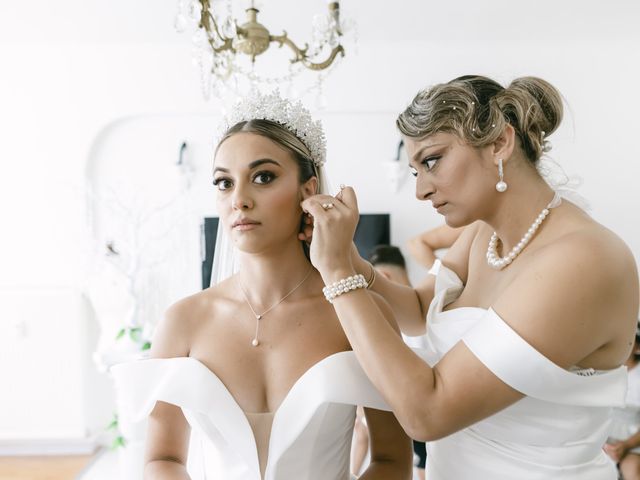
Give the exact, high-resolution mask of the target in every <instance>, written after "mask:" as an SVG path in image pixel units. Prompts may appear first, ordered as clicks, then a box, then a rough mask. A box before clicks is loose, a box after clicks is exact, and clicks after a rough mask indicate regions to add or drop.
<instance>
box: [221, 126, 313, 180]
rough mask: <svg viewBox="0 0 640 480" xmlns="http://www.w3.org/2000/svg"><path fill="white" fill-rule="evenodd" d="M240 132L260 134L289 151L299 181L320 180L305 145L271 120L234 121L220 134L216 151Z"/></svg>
mask: <svg viewBox="0 0 640 480" xmlns="http://www.w3.org/2000/svg"><path fill="white" fill-rule="evenodd" d="M240 132H245V133H255V134H256V135H261V136H263V137H266V138H268V139H269V140H271V141H273V142H275V143H277V144H278V145H280V146H281V147H282V148H284V149H285V150H287V151H288V152H290V153H291V154H292V155H293V158H294V159H295V161H296V162H297V163H298V167H299V173H300V176H299V178H300V183H304V182H306V181H307V180H309V179H310V178H311V177H318V181H320V180H321V179H320V178H319V172H317V171H316V168H315V164H314V163H313V160H312V158H311V152H310V151H309V149H308V148H307V146H306V145H305V144H304V143H303V142H302V140H300V139H299V138H298V137H296V136H295V135H294V134H293V133H292V132H291V131H289V130H288V129H287V128H286V127H283V126H282V125H280V124H279V123H277V122H273V121H271V120H262V119H254V120H248V121H243V122H238V123H236V124H235V125H233V126H232V127H231V128H229V130H227V131H226V132H225V134H224V135H223V136H222V138H221V139H220V142H219V143H218V146H217V147H216V152H217V149H218V148H220V145H222V143H223V142H224V141H225V140H226V139H227V138H229V137H231V136H232V135H234V134H236V133H240Z"/></svg>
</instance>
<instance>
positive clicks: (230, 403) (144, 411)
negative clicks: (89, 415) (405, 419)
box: [112, 352, 389, 480]
mask: <svg viewBox="0 0 640 480" xmlns="http://www.w3.org/2000/svg"><path fill="white" fill-rule="evenodd" d="M112 373H113V375H114V379H115V382H116V388H117V389H118V391H119V392H120V393H119V413H120V415H121V416H123V415H124V420H125V421H139V420H143V419H144V418H146V417H147V416H148V415H149V413H150V412H151V411H152V410H153V407H154V405H155V404H156V402H157V401H163V402H167V403H170V404H173V405H177V406H179V407H181V408H182V411H183V412H184V414H185V417H186V418H187V420H188V422H189V424H190V425H191V427H192V438H191V443H190V452H189V462H188V471H189V474H190V475H191V478H192V479H193V480H201V479H205V478H206V479H214V478H222V479H225V480H260V479H265V480H293V479H295V480H347V479H349V478H350V473H349V457H350V450H351V438H352V432H353V427H354V420H355V409H356V406H357V405H363V406H365V407H371V408H376V409H379V410H389V407H388V406H387V404H386V403H385V402H384V400H383V399H382V397H381V396H380V394H379V393H378V392H377V391H376V389H375V388H374V387H373V385H372V384H371V383H370V382H369V380H368V378H367V377H366V375H365V374H364V372H363V370H362V368H361V367H360V365H359V363H358V361H357V359H356V357H355V354H354V353H353V352H340V353H335V354H333V355H330V356H328V357H326V358H324V359H323V360H321V361H320V362H318V363H316V364H315V365H314V366H312V367H311V368H310V369H309V370H307V371H306V372H305V373H304V374H303V375H302V376H301V377H300V378H299V379H298V380H297V381H296V382H295V384H294V385H293V387H292V388H291V390H290V391H289V393H288V394H287V395H286V397H285V398H284V400H283V401H282V403H281V405H280V406H279V407H278V409H277V411H275V412H273V416H272V422H271V421H270V420H271V419H269V420H268V421H267V422H268V423H270V425H268V426H266V430H267V431H266V432H265V426H264V421H263V420H261V419H259V418H258V419H256V418H255V417H256V415H255V414H246V413H245V412H243V411H242V409H241V408H240V406H239V405H238V403H237V402H236V401H235V399H234V398H233V396H232V395H231V394H230V393H229V391H228V390H227V388H226V387H225V386H224V384H223V383H222V381H221V380H220V379H219V378H218V377H217V376H216V374H215V373H214V372H212V371H211V370H210V369H209V368H207V367H206V366H205V365H204V364H203V363H201V362H200V361H198V360H196V359H194V358H191V357H181V358H171V359H150V360H140V361H137V362H130V363H126V364H121V365H117V366H115V367H112ZM250 419H251V423H250ZM261 424H262V425H261ZM269 427H270V429H271V430H270V433H269V432H268V429H269ZM254 434H255V435H254ZM256 436H258V437H260V436H263V437H264V436H266V438H263V440H267V442H268V445H267V446H268V448H267V449H264V448H260V443H263V442H260V439H259V438H258V441H256ZM262 447H264V445H262ZM259 450H260V451H261V452H260V453H262V454H264V455H266V459H262V458H259V457H260V455H259ZM260 460H263V465H262V467H263V470H264V476H262V475H261V468H260V467H261V465H260Z"/></svg>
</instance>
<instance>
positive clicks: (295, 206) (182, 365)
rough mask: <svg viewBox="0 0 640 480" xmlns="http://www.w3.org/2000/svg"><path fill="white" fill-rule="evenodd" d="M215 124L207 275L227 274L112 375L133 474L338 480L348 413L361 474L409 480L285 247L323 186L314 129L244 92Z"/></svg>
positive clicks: (387, 422)
mask: <svg viewBox="0 0 640 480" xmlns="http://www.w3.org/2000/svg"><path fill="white" fill-rule="evenodd" d="M227 125H228V128H227V129H226V132H225V133H224V134H223V136H222V138H221V140H220V142H219V143H218V146H217V150H216V152H215V159H214V168H213V184H214V186H215V188H216V189H217V208H218V213H219V216H220V225H221V229H222V231H223V237H224V236H226V238H220V235H219V237H218V242H217V247H216V260H215V262H214V270H216V269H217V270H220V269H224V265H227V266H229V265H231V266H233V264H236V263H237V264H238V265H239V269H237V271H236V272H235V273H234V272H232V271H229V272H228V273H231V276H228V278H225V279H223V280H221V281H220V282H219V283H217V284H215V285H213V286H212V287H211V288H208V289H206V290H204V291H202V292H199V293H196V294H194V295H192V296H190V297H188V298H185V299H183V300H181V301H179V302H177V303H176V304H174V305H173V306H172V307H170V308H169V310H168V311H167V314H166V317H165V318H164V320H163V321H162V322H161V324H160V325H159V327H158V330H157V332H156V334H155V338H154V341H153V344H152V348H151V357H153V358H152V359H149V360H142V361H139V362H134V363H133V364H127V365H121V366H118V367H115V369H114V375H115V376H116V381H118V382H120V384H121V388H124V389H125V390H126V391H127V396H128V398H127V399H126V402H125V403H126V405H125V408H124V410H125V413H126V412H127V411H128V412H129V415H131V416H132V417H137V418H142V417H144V416H146V415H147V414H148V415H149V426H148V435H147V444H146V458H145V478H149V479H186V478H194V479H195V478H201V477H202V478H205V477H207V478H210V477H211V476H212V475H213V473H212V472H213V471H214V469H215V467H214V466H213V462H212V458H215V457H218V458H219V459H220V460H219V461H220V462H221V463H222V465H221V467H218V468H219V469H221V471H220V470H218V472H219V475H220V476H221V477H222V478H225V479H232V480H233V479H237V480H240V479H242V480H247V479H270V480H276V479H282V480H288V479H293V478H304V479H309V480H313V479H323V480H327V479H347V478H349V455H350V444H351V437H352V430H353V426H354V419H355V409H356V405H364V406H365V407H367V408H365V415H366V420H367V423H368V426H369V430H370V435H371V463H370V466H369V468H368V469H367V470H366V472H365V473H364V474H363V475H362V476H361V478H363V479H365V478H366V479H406V478H410V476H411V445H410V441H409V439H408V437H407V436H406V434H405V433H404V431H403V430H402V428H401V427H400V426H399V424H398V422H397V421H396V419H395V417H394V416H393V414H392V413H390V412H388V411H383V410H389V408H388V407H387V406H386V404H385V403H384V401H383V400H382V398H381V397H380V396H379V394H377V392H376V391H375V389H374V388H373V386H372V385H371V384H370V383H369V381H368V380H367V378H366V376H365V375H364V373H363V372H362V370H361V368H360V367H359V364H358V363H357V360H356V359H355V356H354V354H353V353H352V352H351V351H350V350H351V347H350V344H349V341H348V339H347V337H346V336H345V333H344V332H343V330H342V328H341V326H340V322H339V321H338V318H337V317H336V314H335V311H334V309H333V307H332V306H331V305H330V304H328V303H327V302H326V301H325V299H324V296H323V295H322V288H323V286H324V285H323V282H322V279H321V277H320V274H319V273H318V271H317V270H316V269H315V268H313V266H312V265H311V263H310V261H309V258H308V253H307V252H306V245H305V244H304V242H301V241H300V240H299V239H298V235H299V233H300V231H301V227H302V226H303V225H304V221H303V212H302V208H301V206H300V203H301V201H302V200H304V199H305V198H308V197H310V196H312V195H314V194H316V193H319V192H322V191H323V190H322V189H321V185H320V184H321V182H322V180H323V178H322V177H323V169H322V164H323V163H324V157H325V146H324V134H323V132H322V129H321V126H320V123H319V122H314V121H313V120H312V119H311V117H310V115H309V113H308V112H307V111H306V110H305V109H304V108H303V107H302V106H301V105H300V104H299V103H298V104H295V105H293V104H291V103H289V102H288V101H286V100H283V99H281V98H280V97H279V96H278V95H277V94H272V95H266V96H263V95H259V94H258V95H256V96H255V97H252V98H250V99H248V100H245V101H244V102H242V103H241V104H239V105H238V106H237V107H236V108H235V110H234V111H233V113H232V114H231V116H230V117H229V118H228V119H227ZM225 245H232V247H230V248H226V247H225ZM232 257H234V258H235V260H237V262H235V261H233V260H232ZM221 265H222V266H221ZM227 270H233V269H231V268H227ZM214 276H218V277H219V278H220V277H222V278H224V277H225V273H224V272H222V273H221V272H220V271H217V272H214ZM212 278H213V277H212ZM373 295H375V294H372V296H373ZM375 301H376V302H380V301H381V300H380V297H377V298H376V299H375ZM392 327H393V329H394V330H395V331H396V332H398V330H397V327H396V325H395V324H393V325H392ZM192 430H193V431H192ZM190 432H191V433H192V434H193V433H195V434H196V435H195V436H194V435H191V441H190ZM190 448H191V449H192V450H191V451H190ZM195 449H197V450H198V452H199V453H198V454H197V455H196V454H195V453H194V452H195ZM188 457H189V458H188ZM188 459H189V462H187V460H188Z"/></svg>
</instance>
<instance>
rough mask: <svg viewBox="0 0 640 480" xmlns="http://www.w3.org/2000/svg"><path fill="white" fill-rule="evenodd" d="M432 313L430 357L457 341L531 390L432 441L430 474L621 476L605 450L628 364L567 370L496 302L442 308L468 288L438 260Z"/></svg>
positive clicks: (457, 477) (471, 479)
mask: <svg viewBox="0 0 640 480" xmlns="http://www.w3.org/2000/svg"><path fill="white" fill-rule="evenodd" d="M432 273H434V274H436V287H435V298H434V299H433V302H432V303H431V305H430V308H429V313H428V316H427V352H428V356H427V362H428V363H429V364H431V365H434V364H436V363H437V362H438V361H439V360H440V359H441V358H442V357H443V356H444V354H445V353H447V352H448V351H449V350H450V349H451V348H452V347H453V346H454V345H455V344H456V343H458V342H459V341H463V342H464V343H465V345H466V346H467V347H468V348H469V349H470V350H471V352H472V353H473V354H474V355H475V356H476V357H477V358H478V360H480V361H481V362H482V363H483V364H484V365H485V366H486V367H487V368H489V369H490V370H491V371H492V372H493V373H494V374H495V375H496V376H497V377H498V378H500V379H501V380H502V381H503V382H505V383H506V384H508V385H510V386H511V387H513V388H515V389H516V390H518V391H519V392H521V393H524V394H525V395H526V397H525V398H523V399H522V400H519V401H518V402H516V403H515V404H513V405H511V406H509V407H507V408H506V409H504V410H502V411H500V412H498V413H496V414H494V415H492V416H490V417H488V418H486V419H484V420H482V421H480V422H478V423H476V424H474V425H471V426H470V427H468V428H465V429H463V430H461V431H459V432H457V433H454V434H452V435H450V436H448V437H446V438H443V439H441V440H438V441H435V442H430V443H429V444H427V472H426V478H428V479H429V480H467V479H468V480H485V479H486V480H556V479H558V480H560V479H562V480H605V479H606V480H615V479H616V478H617V473H616V468H615V466H614V464H613V463H612V462H611V460H610V459H609V458H608V457H607V456H606V454H605V453H604V452H603V450H602V446H603V444H604V442H605V440H606V438H607V432H608V429H609V426H610V416H611V409H612V407H614V406H621V405H623V404H624V399H625V390H626V382H627V373H626V367H619V368H617V369H614V370H608V371H594V370H592V369H587V370H584V369H582V370H578V369H575V370H565V369H563V368H561V367H559V366H558V365H556V364H554V363H553V362H551V361H550V360H549V359H547V358H546V357H544V356H543V355H542V354H541V353H540V352H538V351H537V350H535V349H534V348H533V347H532V346H531V345H530V344H528V343H527V342H526V341H525V340H524V339H523V338H522V337H520V336H519V335H518V334H517V333H516V332H515V331H514V330H513V329H512V328H511V327H509V325H507V323H505V322H504V321H503V320H502V319H501V318H500V317H499V316H498V314H496V312H495V311H493V310H492V309H488V310H485V309H482V308H475V307H463V308H455V309H452V310H448V311H446V310H445V311H443V308H444V307H445V306H446V305H448V304H449V303H451V302H452V301H454V300H455V299H456V298H458V296H459V295H460V293H461V292H462V289H463V285H462V282H461V281H460V279H459V278H458V277H457V275H456V274H455V273H454V272H453V271H452V270H450V269H448V268H446V267H444V266H443V265H441V264H440V263H439V262H438V263H437V264H436V265H435V266H434V269H433V271H432Z"/></svg>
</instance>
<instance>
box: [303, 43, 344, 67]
mask: <svg viewBox="0 0 640 480" xmlns="http://www.w3.org/2000/svg"><path fill="white" fill-rule="evenodd" d="M338 53H340V54H341V56H343V57H344V48H342V45H338V46H336V47H335V48H334V49H333V50H331V54H330V55H329V57H328V58H327V59H326V60H325V61H324V62H319V63H314V62H312V61H310V60H309V59H308V58H307V56H306V55H305V57H304V58H303V59H302V64H303V65H304V66H305V67H307V68H308V69H309V70H324V69H325V68H327V67H328V66H329V65H331V64H332V63H333V61H334V60H335V59H336V56H337V55H338Z"/></svg>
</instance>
